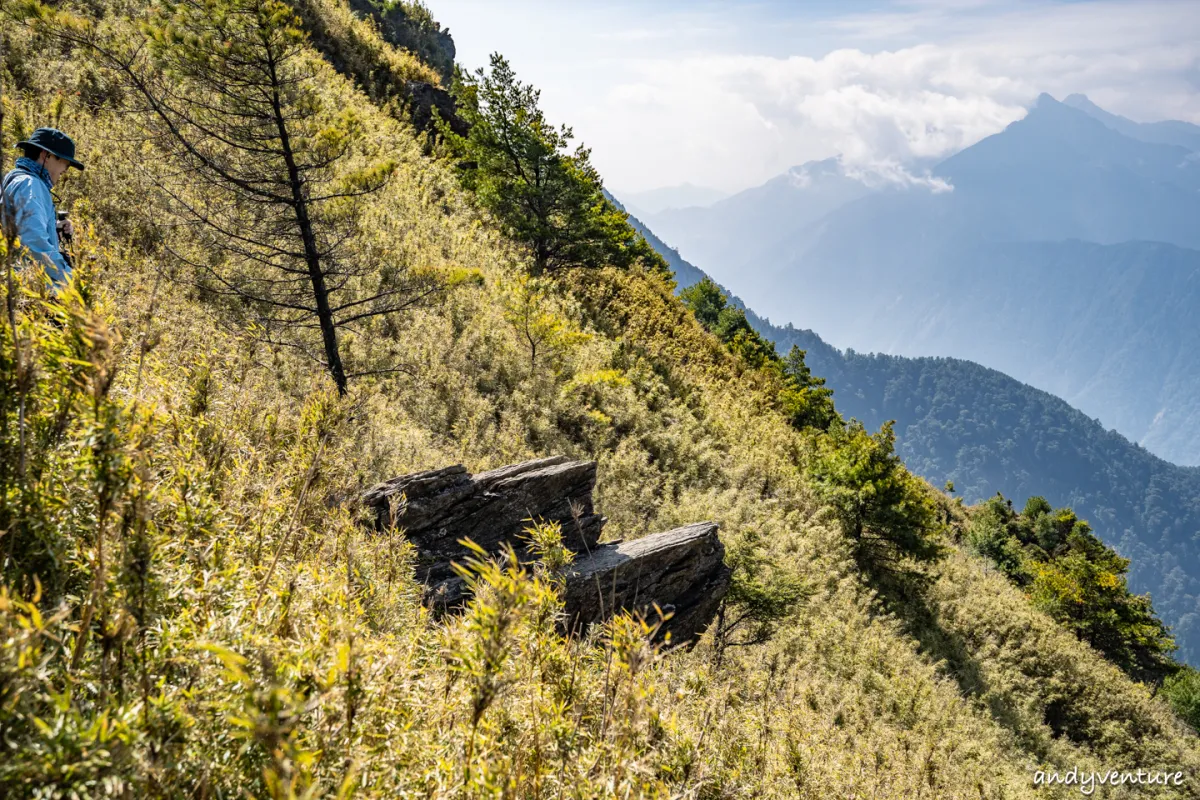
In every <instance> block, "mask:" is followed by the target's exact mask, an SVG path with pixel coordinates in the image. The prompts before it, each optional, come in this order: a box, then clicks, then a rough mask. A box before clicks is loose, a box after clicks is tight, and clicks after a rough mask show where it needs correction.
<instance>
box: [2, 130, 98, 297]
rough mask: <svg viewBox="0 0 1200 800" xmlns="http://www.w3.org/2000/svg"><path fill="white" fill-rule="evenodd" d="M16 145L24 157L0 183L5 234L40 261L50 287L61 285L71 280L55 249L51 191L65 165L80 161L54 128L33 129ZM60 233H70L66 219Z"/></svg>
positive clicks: (63, 259)
mask: <svg viewBox="0 0 1200 800" xmlns="http://www.w3.org/2000/svg"><path fill="white" fill-rule="evenodd" d="M17 147H19V148H21V149H22V150H24V155H23V156H22V157H21V158H18V159H17V165H16V167H15V168H14V169H13V170H12V171H10V172H9V173H8V174H7V175H5V176H4V183H3V185H2V189H3V205H2V206H0V209H2V211H3V213H2V215H0V216H3V220H4V232H5V234H6V235H10V236H11V235H15V236H16V237H17V238H18V239H20V242H21V249H22V251H23V252H24V255H25V256H26V257H27V258H31V259H33V260H35V261H36V262H37V263H39V264H41V265H42V267H43V268H44V269H45V270H46V277H47V278H49V279H50V281H51V282H52V283H53V284H54V287H55V289H61V288H62V287H64V286H66V284H67V281H69V280H70V279H71V265H70V262H69V261H68V259H67V258H66V256H65V255H64V254H63V253H62V252H60V251H59V249H58V237H59V232H60V226H59V222H58V216H57V213H56V212H55V209H54V197H53V196H52V195H51V194H50V189H51V188H52V187H53V186H54V185H55V184H56V183H58V182H59V181H60V180H61V179H62V176H63V173H65V172H66V171H67V168H68V167H75V168H76V169H83V164H81V163H79V162H78V161H76V160H75V142H73V141H72V140H71V137H70V136H67V135H66V134H65V133H63V132H62V131H60V130H55V129H54V128H38V129H37V130H36V131H34V132H33V135H32V136H30V137H29V138H28V139H26V140H25V141H23V142H18V143H17ZM61 232H62V234H63V236H64V237H65V238H67V239H69V238H70V237H71V233H72V231H71V222H70V220H65V221H64V222H63V223H62V224H61Z"/></svg>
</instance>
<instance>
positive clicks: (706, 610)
mask: <svg viewBox="0 0 1200 800" xmlns="http://www.w3.org/2000/svg"><path fill="white" fill-rule="evenodd" d="M724 559H725V546H724V545H723V544H721V540H720V538H719V537H718V536H717V524H716V523H715V522H697V523H693V524H691V525H685V526H683V527H682V528H675V529H674V530H670V531H664V532H662V533H654V534H651V535H649V536H644V537H642V538H640V539H635V540H633V541H630V542H613V543H610V544H604V545H601V546H600V547H598V548H596V549H594V550H592V552H591V554H590V555H588V556H585V557H583V558H581V559H579V560H578V561H576V562H575V564H573V565H572V569H571V570H570V571H569V572H568V573H567V575H566V591H565V593H564V597H563V600H564V604H565V610H566V619H565V622H564V627H565V628H566V629H567V630H568V631H581V630H582V629H584V628H585V627H586V626H587V625H588V624H591V623H596V622H603V621H604V620H606V619H608V618H609V617H611V616H612V615H613V614H615V613H617V612H620V611H631V612H634V613H641V614H643V615H644V616H645V617H646V619H647V620H648V621H650V622H654V621H655V620H656V615H655V613H654V607H655V605H657V606H658V608H659V609H661V610H662V612H663V613H664V615H667V619H666V621H665V622H664V623H663V624H662V627H661V628H660V630H659V633H660V635H664V634H666V633H670V636H671V639H672V640H675V641H683V640H687V639H691V638H693V637H695V636H696V635H698V634H699V633H701V632H702V631H703V630H704V629H705V628H706V627H707V626H708V623H709V622H710V621H711V620H712V618H713V616H714V615H715V614H716V612H717V608H718V606H720V604H721V600H722V599H723V598H724V597H725V593H726V592H727V591H728V590H729V579H730V569H729V567H727V566H726V565H725V561H724Z"/></svg>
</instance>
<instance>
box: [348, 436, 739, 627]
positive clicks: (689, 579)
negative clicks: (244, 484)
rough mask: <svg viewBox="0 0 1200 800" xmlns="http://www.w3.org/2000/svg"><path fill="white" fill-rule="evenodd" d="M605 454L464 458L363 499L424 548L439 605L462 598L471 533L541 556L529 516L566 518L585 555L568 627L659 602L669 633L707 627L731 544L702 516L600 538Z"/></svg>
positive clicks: (573, 579) (424, 566)
mask: <svg viewBox="0 0 1200 800" xmlns="http://www.w3.org/2000/svg"><path fill="white" fill-rule="evenodd" d="M595 485H596V462H594V461H572V460H570V459H567V458H565V457H563V456H557V457H553V458H542V459H537V460H535V461H526V462H524V463H522V464H514V465H511V466H507V467H501V468H499V469H494V470H491V471H489V472H481V473H479V474H478V475H471V474H470V473H468V472H467V470H466V468H465V467H463V466H461V465H459V466H453V467H445V468H443V469H436V470H430V471H428V472H418V473H415V474H412V475H404V476H401V477H399V478H395V479H393V480H390V481H387V482H385V483H381V484H379V485H377V486H375V487H373V488H372V489H371V490H370V491H368V492H367V493H366V495H365V496H364V498H363V500H364V502H365V503H366V504H367V506H368V507H369V508H370V509H371V510H372V512H373V513H374V524H375V527H376V529H377V530H379V531H387V530H391V529H392V527H393V525H394V526H395V528H397V529H399V530H401V531H402V532H403V533H404V535H405V536H406V537H407V538H408V540H409V541H410V542H412V543H413V544H414V545H415V546H416V548H417V554H418V555H417V579H418V580H420V581H421V582H423V583H424V584H425V585H426V587H427V590H426V602H427V603H428V604H429V605H430V606H431V607H433V608H436V609H439V610H443V611H444V610H448V609H452V608H454V607H455V606H458V605H460V604H461V603H462V602H463V600H464V599H465V597H464V591H465V588H466V587H465V583H464V581H463V579H462V578H461V577H459V576H458V575H457V574H456V572H455V570H454V567H453V565H454V563H456V562H457V563H462V562H464V561H465V560H466V559H467V558H469V557H470V556H471V551H470V550H468V549H467V548H466V547H464V546H463V545H462V544H461V543H460V542H461V540H465V539H469V540H471V541H473V542H474V543H476V544H477V545H479V546H480V547H482V548H483V549H484V550H485V551H486V552H487V553H489V554H493V555H496V554H499V553H501V552H502V551H503V550H504V548H505V547H506V546H510V547H512V549H513V551H514V552H515V553H516V555H517V558H518V559H520V560H521V561H531V560H532V558H533V554H532V553H531V552H530V551H529V549H528V543H527V542H526V541H525V539H524V537H523V534H524V531H525V529H526V528H527V527H528V526H529V524H530V520H536V521H539V522H557V523H559V524H560V525H561V527H562V532H563V542H564V544H566V545H567V546H568V547H570V548H571V549H572V550H573V551H575V553H576V561H575V563H574V564H573V565H572V568H571V569H570V571H569V572H568V573H567V575H566V576H565V578H566V586H565V589H564V593H563V600H564V604H565V608H566V616H565V619H564V620H563V627H564V629H565V630H567V631H570V632H576V631H582V630H583V629H584V628H586V627H587V625H589V624H591V623H595V622H602V621H604V620H605V619H607V618H608V617H610V616H612V615H613V614H614V613H616V612H617V611H633V612H640V613H643V614H645V615H646V616H647V618H648V619H650V618H652V617H653V608H654V606H655V605H656V604H657V606H658V607H659V608H660V609H661V610H662V611H663V612H664V613H666V612H669V613H670V616H669V618H668V619H667V620H666V622H665V623H664V624H663V626H662V628H661V630H660V634H666V633H668V632H669V633H670V635H671V639H672V640H674V641H681V640H686V639H689V638H691V637H693V636H695V635H696V634H698V633H700V632H701V631H702V630H703V629H704V628H705V626H707V624H708V622H709V621H710V620H711V619H712V617H713V615H714V614H715V613H716V610H717V607H718V606H719V605H720V602H721V600H722V598H724V596H725V593H726V591H727V590H728V588H729V568H728V567H726V566H725V563H724V556H725V548H724V546H723V545H722V544H721V540H720V539H719V538H718V536H717V525H716V523H714V522H700V523H695V524H693V525H687V526H684V527H682V528H676V529H675V530H671V531H666V532H664V533H656V534H652V535H650V536H645V537H643V538H641V539H636V540H634V541H630V542H613V543H609V544H604V545H600V544H598V542H599V540H600V533H601V529H602V528H603V526H604V518H603V517H601V516H599V515H597V514H596V513H595V509H594V508H593V505H592V490H593V489H594V488H595Z"/></svg>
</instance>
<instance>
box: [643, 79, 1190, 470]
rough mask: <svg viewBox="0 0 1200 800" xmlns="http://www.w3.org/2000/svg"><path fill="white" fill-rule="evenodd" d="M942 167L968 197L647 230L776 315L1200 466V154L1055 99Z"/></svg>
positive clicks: (890, 197) (865, 197)
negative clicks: (955, 364) (957, 366)
mask: <svg viewBox="0 0 1200 800" xmlns="http://www.w3.org/2000/svg"><path fill="white" fill-rule="evenodd" d="M934 174H935V175H937V176H939V177H941V178H943V179H945V180H946V181H948V182H949V183H951V184H952V185H953V187H954V188H953V191H949V192H940V193H934V192H930V191H928V190H925V189H921V188H900V187H891V188H887V189H877V190H874V191H867V192H865V193H863V194H861V195H860V196H858V197H856V198H851V199H849V200H847V201H845V202H843V203H841V204H840V205H838V207H837V208H834V209H833V210H831V211H829V212H828V213H825V214H824V215H822V216H820V217H819V218H817V219H816V220H814V221H811V222H808V223H807V224H803V225H797V226H791V227H790V228H789V226H787V225H785V224H783V223H781V222H778V221H773V222H772V224H771V225H770V227H772V228H773V229H774V233H773V234H772V236H771V237H768V236H766V235H764V234H763V233H762V231H761V229H760V227H756V226H755V225H750V224H744V223H740V222H738V223H736V224H735V222H733V221H730V222H729V225H728V227H727V228H725V229H722V228H721V227H720V223H719V221H716V220H713V221H710V222H709V223H707V224H705V225H704V226H703V228H704V229H705V231H707V233H706V234H703V235H702V234H697V233H695V232H694V231H693V230H692V229H691V228H690V227H688V226H685V225H676V226H675V227H674V228H670V227H665V228H664V227H663V226H660V225H659V224H658V222H657V220H658V219H659V217H654V218H652V219H651V221H650V223H649V224H650V225H651V227H653V228H654V229H655V231H656V232H657V233H658V234H659V235H660V236H663V237H664V238H665V239H666V241H667V242H669V243H670V244H671V245H673V246H677V247H678V248H679V251H680V252H681V253H682V254H683V255H684V256H685V257H688V259H689V260H693V259H691V257H690V254H691V252H692V250H697V249H698V250H701V251H704V252H710V253H713V255H712V260H710V262H708V263H705V262H699V261H697V266H700V267H701V268H704V269H705V270H706V271H708V272H710V274H713V275H714V277H716V278H718V279H720V280H721V281H722V282H724V283H725V284H727V285H730V286H733V287H735V288H736V289H737V291H738V293H739V294H740V295H741V296H742V297H743V298H745V300H746V301H747V302H748V303H749V304H750V305H751V306H752V307H754V308H755V309H757V310H758V311H759V312H761V313H764V314H766V315H769V316H770V317H771V318H772V319H776V320H794V321H797V322H802V323H803V324H804V325H805V326H811V327H813V328H814V329H816V330H820V331H821V332H822V335H823V336H825V337H826V338H827V339H828V340H829V341H831V342H834V343H836V344H837V345H838V346H840V347H852V348H854V349H857V350H867V351H881V352H890V353H897V354H905V355H913V356H917V355H940V356H957V357H963V358H969V359H972V360H975V361H979V362H981V363H983V364H986V365H988V366H991V367H995V368H997V369H1001V370H1003V371H1005V372H1006V373H1008V374H1011V375H1013V376H1015V377H1017V378H1019V379H1020V380H1023V381H1026V382H1029V383H1032V384H1034V385H1036V386H1038V387H1039V388H1042V389H1046V390H1048V391H1051V392H1053V393H1055V394H1057V395H1059V396H1062V397H1065V398H1067V399H1069V400H1070V401H1071V402H1072V403H1074V404H1076V405H1077V406H1078V407H1080V408H1082V409H1083V410H1084V411H1085V412H1086V413H1087V414H1089V415H1091V416H1095V417H1098V418H1100V419H1101V420H1102V421H1103V422H1104V423H1105V424H1106V425H1110V426H1115V427H1116V428H1117V429H1118V430H1120V431H1121V432H1122V433H1123V434H1125V435H1126V436H1128V437H1129V438H1131V439H1133V440H1135V441H1139V442H1142V443H1143V444H1145V445H1146V446H1147V447H1149V448H1151V449H1153V450H1154V452H1156V453H1158V454H1160V455H1163V456H1164V457H1167V458H1169V459H1170V460H1172V461H1175V462H1178V463H1184V464H1198V463H1200V415H1198V414H1197V413H1196V412H1198V411H1200V403H1198V402H1197V401H1196V400H1195V398H1197V397H1200V358H1195V357H1194V356H1193V354H1194V353H1195V352H1196V346H1197V344H1200V342H1197V339H1196V335H1195V332H1194V329H1195V327H1196V326H1194V325H1193V324H1192V323H1191V320H1193V319H1194V318H1195V317H1196V315H1197V314H1198V313H1200V289H1198V285H1200V273H1198V272H1197V267H1198V265H1200V256H1198V255H1197V248H1200V160H1197V158H1195V154H1193V153H1189V151H1187V150H1186V149H1185V148H1183V147H1180V146H1177V145H1173V144H1163V143H1157V142H1148V141H1143V140H1140V139H1135V138H1132V137H1130V136H1126V135H1124V134H1123V133H1121V132H1120V131H1118V130H1115V129H1114V128H1112V127H1109V126H1108V125H1107V124H1106V123H1104V122H1102V121H1100V120H1098V119H1096V118H1094V117H1093V116H1091V115H1089V114H1087V113H1084V112H1083V111H1080V110H1079V109H1077V108H1072V107H1070V106H1068V105H1066V104H1063V103H1059V102H1056V101H1055V100H1054V99H1053V98H1050V97H1049V96H1046V95H1043V96H1042V97H1041V98H1039V100H1038V102H1037V104H1036V105H1035V106H1034V107H1033V108H1032V109H1031V110H1030V112H1029V114H1028V115H1027V116H1026V117H1025V118H1024V119H1022V120H1019V121H1017V122H1015V123H1013V124H1012V125H1010V126H1008V128H1006V129H1005V130H1004V131H1002V132H1001V133H998V134H996V135H994V136H990V137H988V138H986V139H984V140H982V141H980V142H979V143H977V144H975V145H974V146H972V147H969V148H967V149H966V150H964V151H962V152H960V153H958V154H956V155H954V156H952V157H950V158H948V159H946V160H945V161H943V162H942V163H941V164H939V165H937V166H936V167H935V168H934ZM777 180H778V179H777ZM735 199H736V198H730V200H727V201H724V202H725V203H731V202H732V201H733V200H735ZM721 205H722V204H717V206H714V207H713V209H710V210H711V211H715V210H716V209H717V208H718V207H720V206H721ZM680 213H682V212H680ZM661 216H667V215H661ZM692 219H698V218H697V217H692ZM714 232H719V233H720V235H723V236H725V237H726V239H725V240H724V242H723V245H722V249H719V250H718V249H716V248H713V247H712V246H711V245H709V244H708V242H707V239H706V238H705V236H708V237H709V238H711V237H712V236H713V235H715V234H714ZM764 242H766V245H765V248H764ZM1172 245H1174V246H1172ZM748 253H753V254H755V255H754V257H753V258H752V259H750V260H746V258H745V256H746V254H748ZM710 265H711V266H710Z"/></svg>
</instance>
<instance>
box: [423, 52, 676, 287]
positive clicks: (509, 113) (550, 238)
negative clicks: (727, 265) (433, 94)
mask: <svg viewBox="0 0 1200 800" xmlns="http://www.w3.org/2000/svg"><path fill="white" fill-rule="evenodd" d="M455 94H456V100H457V102H458V106H459V113H460V115H461V116H462V118H463V119H464V120H465V121H466V122H467V123H468V124H469V125H470V132H469V133H468V134H467V135H466V136H459V135H457V134H455V133H454V132H453V131H452V130H450V128H449V127H448V126H445V125H443V126H442V135H443V137H444V138H445V140H446V142H447V144H448V146H449V149H450V151H451V152H452V153H453V154H454V155H456V156H457V157H458V159H459V172H460V175H461V177H462V181H463V184H464V185H465V186H466V187H467V188H468V189H470V190H472V191H474V192H475V194H476V197H477V198H478V200H479V202H480V204H481V205H482V206H483V207H484V208H486V209H487V210H488V211H490V212H491V213H492V214H493V215H494V216H495V218H496V220H497V222H498V223H499V224H500V227H501V230H502V231H503V232H504V234H505V235H506V236H509V237H511V238H513V239H515V240H517V241H518V242H521V243H523V244H524V245H526V246H527V247H528V250H529V254H530V260H531V264H530V273H531V274H533V275H534V276H538V275H542V274H543V273H551V272H556V271H558V270H562V269H569V268H577V267H591V268H596V267H604V266H616V267H628V266H630V265H632V264H633V263H635V262H641V263H643V264H645V265H647V266H650V267H654V268H659V269H665V268H666V266H665V262H663V260H662V258H661V257H660V256H659V255H658V254H657V253H655V252H654V250H653V249H652V248H651V247H650V245H649V244H647V243H646V240H645V239H643V238H642V237H641V236H640V235H638V233H637V232H636V231H634V230H633V228H632V227H630V225H629V223H628V222H627V219H628V215H626V214H625V213H624V212H622V211H621V210H619V209H618V208H617V207H616V206H614V205H613V204H612V203H611V202H609V200H608V199H607V198H606V197H605V196H604V192H603V185H602V183H601V181H600V175H599V173H598V172H597V171H596V168H595V167H593V166H592V163H591V151H590V150H588V149H587V148H585V147H583V146H582V145H580V146H579V147H577V148H575V151H574V152H573V153H571V152H568V147H569V145H570V143H571V140H572V139H573V138H574V133H573V132H572V130H571V129H570V128H568V127H567V126H565V125H564V126H562V127H560V128H555V127H554V126H552V125H550V124H549V123H548V122H547V121H546V118H545V116H544V115H543V114H542V111H541V109H539V108H538V99H539V96H540V93H539V92H538V90H537V89H535V88H533V87H532V86H530V85H528V84H523V83H521V82H520V81H518V80H517V78H516V74H515V73H514V72H513V70H512V67H511V66H509V63H508V61H506V60H505V59H504V58H503V57H502V56H501V55H500V54H499V53H495V54H493V55H492V58H491V69H490V71H487V70H483V69H480V70H478V71H477V72H476V73H475V74H474V75H463V74H460V75H459V76H458V80H457V81H456V84H455Z"/></svg>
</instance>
